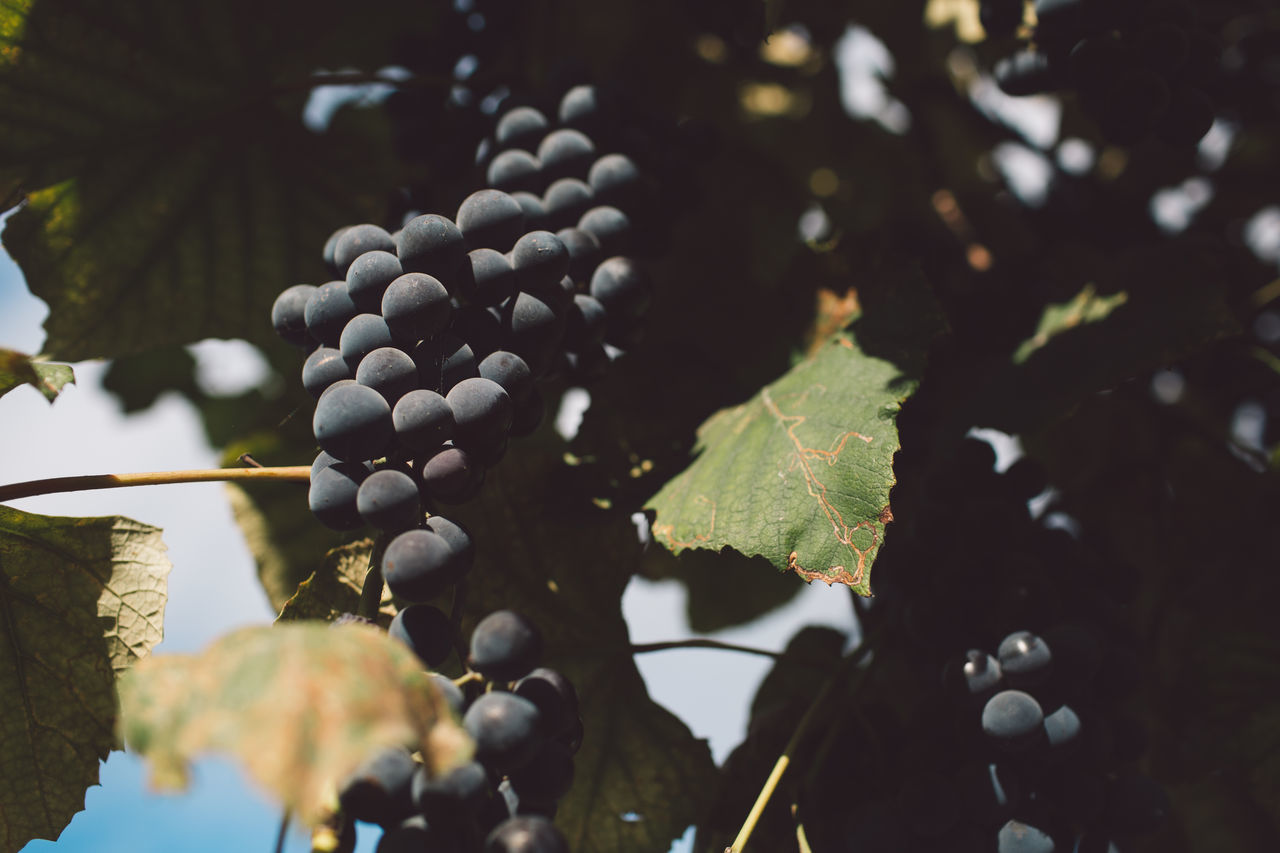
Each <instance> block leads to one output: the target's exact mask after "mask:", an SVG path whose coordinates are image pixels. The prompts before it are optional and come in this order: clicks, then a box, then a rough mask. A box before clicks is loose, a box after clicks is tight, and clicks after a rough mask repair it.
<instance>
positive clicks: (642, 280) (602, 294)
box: [591, 257, 650, 323]
mask: <svg viewBox="0 0 1280 853" xmlns="http://www.w3.org/2000/svg"><path fill="white" fill-rule="evenodd" d="M591 295H592V296H594V297H595V298H596V299H598V300H600V304H601V305H603V306H604V310H605V311H606V312H608V314H609V320H610V322H611V323H613V322H619V321H625V320H631V319H635V318H637V317H641V316H643V315H644V313H645V312H646V311H647V310H648V309H649V300H650V286H649V281H648V278H647V277H646V276H645V274H644V273H643V271H641V269H640V265H639V264H637V263H636V262H635V261H633V260H631V259H630V258H621V257H614V258H609V259H608V260H606V261H604V262H602V263H601V264H600V265H599V266H598V267H596V271H595V273H594V274H593V275H592V276H591Z"/></svg>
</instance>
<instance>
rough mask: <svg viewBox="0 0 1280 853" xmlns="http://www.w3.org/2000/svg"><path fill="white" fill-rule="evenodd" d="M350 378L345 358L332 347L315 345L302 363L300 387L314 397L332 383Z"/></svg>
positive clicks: (351, 376) (318, 396) (317, 396)
mask: <svg viewBox="0 0 1280 853" xmlns="http://www.w3.org/2000/svg"><path fill="white" fill-rule="evenodd" d="M352 378H354V377H353V375H352V373H351V368H350V367H348V366H347V362H346V359H344V358H343V357H342V353H341V352H339V351H338V350H336V349H333V348H332V347H316V348H315V349H314V350H312V351H311V355H309V356H307V360H306V361H304V362H303V363H302V387H303V388H305V389H307V393H308V394H310V395H311V396H312V397H314V398H316V399H319V398H320V395H321V394H323V393H324V391H325V389H326V388H328V387H329V386H330V385H332V384H333V383H335V382H337V381H339V380H341V379H352Z"/></svg>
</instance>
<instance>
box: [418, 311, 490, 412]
mask: <svg viewBox="0 0 1280 853" xmlns="http://www.w3.org/2000/svg"><path fill="white" fill-rule="evenodd" d="M455 313H457V312H455ZM413 362H414V364H416V365H418V381H419V382H420V383H421V386H422V387H423V388H429V389H432V390H435V391H439V392H440V393H448V391H449V389H450V388H452V387H453V386H454V385H457V384H458V383H459V382H461V381H462V380H463V379H467V378H470V377H472V376H479V375H480V371H479V369H478V367H477V365H478V363H479V360H478V359H477V358H476V355H475V352H473V351H472V349H471V347H470V346H469V345H468V344H467V342H466V341H464V340H462V339H461V338H459V337H456V336H455V335H453V334H451V333H449V334H444V335H440V336H439V337H437V338H435V339H434V340H429V341H423V342H421V343H420V344H418V346H416V347H414V350H413Z"/></svg>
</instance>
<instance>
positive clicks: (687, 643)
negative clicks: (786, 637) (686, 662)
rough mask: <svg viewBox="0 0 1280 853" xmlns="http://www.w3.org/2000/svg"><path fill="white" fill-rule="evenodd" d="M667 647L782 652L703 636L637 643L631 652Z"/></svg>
mask: <svg viewBox="0 0 1280 853" xmlns="http://www.w3.org/2000/svg"><path fill="white" fill-rule="evenodd" d="M668 649H720V650H721V651H726V652H743V653H744V654H749V655H760V656H762V657H767V658H773V659H774V660H781V659H782V657H783V653H782V652H771V651H769V650H768V649H758V648H754V647H752V646H739V645H737V644H735V643H722V642H720V641H719V640H709V639H706V638H703V637H695V638H693V639H689V640H668V641H666V642H662V643H638V644H636V645H633V646H631V649H630V651H631V654H633V655H641V654H644V653H646V652H665V651H667V650H668Z"/></svg>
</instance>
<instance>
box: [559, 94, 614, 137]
mask: <svg viewBox="0 0 1280 853" xmlns="http://www.w3.org/2000/svg"><path fill="white" fill-rule="evenodd" d="M605 103H606V102H605V100H604V98H603V97H602V96H601V94H600V91H599V90H598V89H596V87H595V86H574V87H573V88H572V89H570V90H569V91H567V92H565V93H564V96H563V97H562V98H561V99H560V106H559V109H558V110H557V115H558V116H559V118H560V123H561V124H567V125H568V126H569V127H576V128H578V129H579V130H581V131H584V132H586V133H591V132H593V131H594V130H596V129H597V128H603V127H605V126H607V125H608V123H609V118H610V116H609V110H608V109H607V107H606V105H605Z"/></svg>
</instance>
